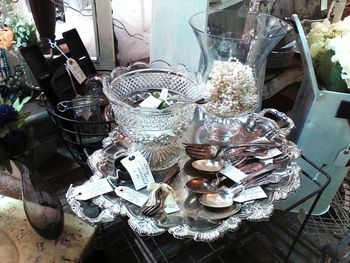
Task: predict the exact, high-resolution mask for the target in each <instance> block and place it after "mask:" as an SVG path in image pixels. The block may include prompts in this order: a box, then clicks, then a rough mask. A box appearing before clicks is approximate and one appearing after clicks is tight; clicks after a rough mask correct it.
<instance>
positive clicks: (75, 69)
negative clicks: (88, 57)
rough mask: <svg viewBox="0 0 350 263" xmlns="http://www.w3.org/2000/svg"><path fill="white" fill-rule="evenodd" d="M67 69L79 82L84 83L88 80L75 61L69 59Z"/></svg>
mask: <svg viewBox="0 0 350 263" xmlns="http://www.w3.org/2000/svg"><path fill="white" fill-rule="evenodd" d="M67 68H68V69H69V71H70V72H71V73H72V74H73V76H74V78H75V79H76V80H77V81H78V82H79V84H81V83H83V82H84V80H86V76H85V74H84V72H83V71H82V69H81V68H80V66H79V65H78V63H77V61H76V60H75V59H72V58H69V59H68V60H67Z"/></svg>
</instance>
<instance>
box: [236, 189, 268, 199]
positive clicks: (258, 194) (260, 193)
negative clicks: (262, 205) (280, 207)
mask: <svg viewBox="0 0 350 263" xmlns="http://www.w3.org/2000/svg"><path fill="white" fill-rule="evenodd" d="M266 197H267V195H266V194H265V192H264V190H263V189H262V188H261V187H260V186H256V187H252V188H249V189H245V190H243V192H241V193H240V194H239V195H238V196H237V197H235V198H234V199H233V201H235V202H238V203H243V202H246V201H250V200H255V199H261V198H266Z"/></svg>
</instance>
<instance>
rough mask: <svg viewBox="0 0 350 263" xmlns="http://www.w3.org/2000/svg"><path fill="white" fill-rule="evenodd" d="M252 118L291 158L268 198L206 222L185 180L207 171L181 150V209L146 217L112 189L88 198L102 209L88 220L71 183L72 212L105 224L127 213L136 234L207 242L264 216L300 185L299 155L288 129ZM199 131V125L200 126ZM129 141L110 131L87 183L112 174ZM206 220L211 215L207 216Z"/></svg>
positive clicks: (177, 194)
mask: <svg viewBox="0 0 350 263" xmlns="http://www.w3.org/2000/svg"><path fill="white" fill-rule="evenodd" d="M254 118H255V121H257V123H261V125H262V127H265V128H266V127H270V128H269V129H270V130H268V129H267V128H266V129H265V128H264V132H263V133H265V132H269V133H271V132H273V133H276V135H278V136H280V137H281V138H282V139H283V140H284V146H283V148H282V150H283V153H284V154H287V155H288V156H290V157H291V158H290V159H291V161H290V163H289V164H288V165H287V166H286V167H285V169H284V170H283V176H282V179H281V181H280V182H279V183H277V184H269V185H268V187H266V188H264V190H265V192H266V194H267V196H268V197H267V198H265V199H261V200H255V201H253V202H246V203H242V204H241V207H240V210H239V211H237V213H234V214H232V215H229V216H228V217H227V218H222V219H219V218H218V219H215V221H213V220H214V219H211V220H209V219H208V220H205V219H203V218H202V217H201V215H202V216H203V212H201V211H203V207H202V205H201V204H200V203H199V201H198V197H199V196H198V194H194V193H192V192H190V191H189V190H188V189H187V188H186V182H187V181H189V180H190V179H192V178H194V177H198V176H199V175H200V176H208V175H206V174H205V173H201V172H200V171H198V170H196V169H193V168H192V165H191V163H192V160H190V159H189V158H188V157H187V156H186V155H185V153H182V155H181V156H180V160H179V163H178V165H179V168H180V172H179V174H178V175H177V176H176V177H175V178H174V179H173V180H172V181H171V183H170V185H171V186H172V187H173V188H174V189H175V196H174V197H175V200H176V202H177V204H178V206H179V208H180V211H179V212H176V213H173V214H165V213H162V212H161V213H158V214H157V215H156V216H154V217H147V216H144V215H142V214H141V212H140V208H139V207H137V206H135V205H133V204H131V203H128V202H127V201H125V200H123V199H120V198H118V197H117V196H116V195H114V194H113V193H112V194H106V195H102V196H99V197H96V198H94V199H93V200H92V202H93V203H94V204H96V205H97V206H99V207H100V208H101V213H100V214H99V215H98V216H97V217H95V218H91V217H89V216H87V215H86V214H85V212H84V209H83V207H82V204H81V203H80V202H79V201H78V200H76V198H75V197H74V195H73V193H74V189H75V188H74V187H73V186H70V188H69V189H68V191H67V194H66V198H67V201H68V203H69V204H70V206H71V208H72V210H73V211H74V212H75V213H76V214H77V215H78V216H79V217H80V218H81V219H83V220H84V221H86V222H88V223H91V224H96V223H101V222H109V221H112V220H114V219H115V218H116V217H118V216H127V217H128V218H129V220H128V223H129V225H130V226H131V228H132V229H133V230H134V231H136V232H137V233H139V234H140V235H159V234H162V233H164V232H169V233H170V234H172V235H173V236H174V237H176V238H192V239H194V240H197V241H205V242H209V241H213V240H215V239H217V238H219V237H221V236H222V235H223V234H224V233H225V232H227V231H232V230H235V229H237V228H238V227H239V224H240V222H241V221H242V220H249V221H261V220H268V219H269V218H270V216H271V215H272V213H273V210H274V203H275V201H276V200H279V199H285V198H287V197H288V195H289V194H291V193H292V192H294V191H295V190H297V189H298V188H299V186H300V178H299V172H300V167H299V166H298V165H297V163H296V162H295V160H296V159H297V158H298V157H299V156H300V150H299V149H298V147H297V146H296V145H295V144H294V143H292V142H290V141H288V140H287V139H285V136H286V135H287V134H288V133H289V131H287V130H282V129H279V128H278V125H277V124H276V123H274V121H272V120H271V119H268V118H265V117H263V116H259V115H258V114H256V116H255V117H254ZM265 119H267V120H265ZM266 123H267V124H266ZM259 125H260V124H259ZM259 125H256V127H255V128H258V129H259ZM194 127H195V126H194ZM196 129H198V127H197V128H196ZM199 129H201V128H200V127H199ZM262 129H263V128H262ZM187 132H188V134H190V135H189V136H188V137H190V136H192V135H193V134H198V130H189V131H187ZM185 139H186V137H185ZM189 140H190V139H189ZM128 143H129V142H128V140H127V139H126V138H124V137H122V136H121V135H120V134H119V133H118V131H117V130H115V131H113V132H112V133H111V134H110V135H109V137H108V138H106V139H105V140H104V144H103V149H100V150H98V151H96V152H94V153H93V154H92V155H91V156H90V157H89V166H90V168H91V169H92V171H93V176H92V177H91V178H90V179H89V181H95V180H97V179H99V178H102V177H110V178H115V176H116V174H115V166H114V161H115V160H116V159H118V158H120V157H122V156H125V155H126V154H127V149H128ZM164 174H165V175H166V171H164V172H163V175H158V174H154V177H155V180H156V181H163V179H164ZM208 179H213V176H212V175H210V176H209V177H208ZM124 185H125V186H129V187H131V188H133V185H132V183H131V182H124ZM140 192H142V193H144V194H148V193H147V192H146V190H145V189H141V190H140ZM233 211H234V210H233ZM231 212H232V210H231ZM210 216H211V215H210ZM212 216H213V217H211V218H215V217H214V215H212ZM218 217H219V215H218ZM206 218H209V216H207V217H206Z"/></svg>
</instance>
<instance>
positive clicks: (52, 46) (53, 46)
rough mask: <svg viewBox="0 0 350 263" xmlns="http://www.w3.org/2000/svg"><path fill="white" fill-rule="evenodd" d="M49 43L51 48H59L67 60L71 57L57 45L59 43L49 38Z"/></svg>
mask: <svg viewBox="0 0 350 263" xmlns="http://www.w3.org/2000/svg"><path fill="white" fill-rule="evenodd" d="M49 44H50V46H51V48H55V49H57V50H58V51H59V52H60V53H61V54H62V56H64V57H65V58H66V59H67V60H68V59H69V57H67V55H66V54H65V53H64V52H63V51H62V49H60V48H59V47H58V46H57V44H56V43H55V42H52V41H51V40H49Z"/></svg>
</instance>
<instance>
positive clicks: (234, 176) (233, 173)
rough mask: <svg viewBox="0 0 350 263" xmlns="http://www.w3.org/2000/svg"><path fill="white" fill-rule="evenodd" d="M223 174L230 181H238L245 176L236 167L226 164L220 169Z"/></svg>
mask: <svg viewBox="0 0 350 263" xmlns="http://www.w3.org/2000/svg"><path fill="white" fill-rule="evenodd" d="M220 173H222V174H223V175H225V176H226V177H228V178H230V179H231V180H232V181H234V182H236V183H238V182H239V181H241V180H242V179H243V178H245V177H247V176H248V175H246V174H245V173H243V172H242V171H241V170H239V169H237V168H236V167H234V166H232V165H227V166H226V167H225V168H224V169H222V170H221V171H220Z"/></svg>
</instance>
